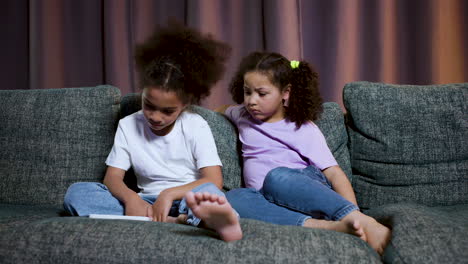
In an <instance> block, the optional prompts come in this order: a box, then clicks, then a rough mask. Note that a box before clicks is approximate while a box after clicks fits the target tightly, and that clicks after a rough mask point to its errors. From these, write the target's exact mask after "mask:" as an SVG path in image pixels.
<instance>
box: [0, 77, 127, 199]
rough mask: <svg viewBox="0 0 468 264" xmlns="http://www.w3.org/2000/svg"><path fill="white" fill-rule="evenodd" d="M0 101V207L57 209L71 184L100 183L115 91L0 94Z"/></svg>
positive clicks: (114, 117) (116, 107)
mask: <svg viewBox="0 0 468 264" xmlns="http://www.w3.org/2000/svg"><path fill="white" fill-rule="evenodd" d="M0 102H1V103H0V145H1V148H0V168H1V170H0V203H4V204H43V205H61V204H62V203H63V196H64V194H65V191H66V189H67V188H68V186H70V185H71V184H72V183H74V182H77V181H99V180H101V179H102V177H103V176H104V171H105V168H106V166H105V164H104V160H105V159H106V157H107V155H108V154H109V151H110V148H111V147H112V143H113V137H114V133H115V124H116V123H115V122H116V120H117V118H118V110H119V103H120V91H119V90H118V89H117V88H115V87H112V86H98V87H89V88H69V89H44V90H11V91H10V90H3V91H0Z"/></svg>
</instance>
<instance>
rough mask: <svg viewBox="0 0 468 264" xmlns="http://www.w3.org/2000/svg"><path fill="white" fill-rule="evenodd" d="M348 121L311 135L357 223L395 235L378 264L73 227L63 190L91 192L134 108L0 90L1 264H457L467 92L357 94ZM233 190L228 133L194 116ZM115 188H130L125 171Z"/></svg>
mask: <svg viewBox="0 0 468 264" xmlns="http://www.w3.org/2000/svg"><path fill="white" fill-rule="evenodd" d="M343 101H344V106H345V108H346V109H345V111H343V110H342V108H341V107H340V106H339V105H338V104H336V103H333V102H326V103H324V105H323V107H324V112H323V114H322V116H321V118H320V120H319V121H317V125H318V126H319V127H320V129H321V130H322V132H323V133H324V135H325V137H326V140H327V143H328V145H329V147H330V149H331V150H332V152H333V154H334V156H335V158H336V159H337V161H338V163H339V164H340V166H341V167H342V169H343V170H344V171H345V173H346V174H347V176H348V177H349V179H350V180H351V183H352V185H353V187H354V190H355V193H356V197H357V200H358V203H359V205H360V207H361V209H362V210H363V211H364V212H365V213H366V214H368V215H370V216H372V217H374V218H376V219H377V220H378V221H379V222H381V223H383V224H385V225H387V226H389V227H390V228H391V229H392V232H393V233H392V239H391V241H390V244H389V245H388V247H387V248H386V250H385V252H384V254H383V255H382V256H379V255H378V254H377V253H376V252H375V251H374V250H372V249H371V248H370V247H369V246H368V245H367V243H365V242H364V241H362V240H360V239H359V238H357V237H354V236H352V235H348V234H344V233H338V232H334V231H329V230H321V229H311V228H303V227H298V226H280V225H274V224H270V223H265V222H260V221H256V220H252V219H241V220H240V222H241V226H242V229H243V233H244V237H243V239H242V240H239V241H235V242H229V243H227V242H224V241H222V240H220V239H219V237H218V236H217V234H216V233H215V232H212V231H210V230H206V229H201V228H196V227H192V226H188V225H177V224H170V223H159V222H145V221H131V220H103V219H90V218H88V217H70V216H67V215H66V214H65V213H64V210H63V207H62V203H63V197H64V194H65V192H66V190H67V188H68V186H70V185H71V184H72V183H74V182H79V181H102V179H103V176H104V173H105V170H106V165H105V164H104V161H105V159H106V157H107V155H108V153H109V151H110V149H111V147H112V144H113V137H114V133H115V129H116V126H117V122H118V120H119V119H120V118H122V117H124V116H126V115H128V114H131V113H133V112H135V111H138V109H140V105H139V95H138V94H128V95H125V96H121V94H120V91H119V89H118V88H116V87H113V86H110V85H101V86H96V87H81V88H66V89H65V88H64V89H44V90H0V263H224V264H228V263H382V262H384V263H463V262H465V263H467V261H468V246H467V245H468V83H465V84H447V85H428V86H410V85H392V84H383V83H370V82H354V83H349V84H347V85H346V86H345V87H344V89H343ZM190 111H193V112H196V113H198V114H200V115H201V116H202V117H203V118H204V119H206V120H207V122H208V124H209V125H210V128H211V130H212V132H213V135H214V137H215V141H216V144H217V148H218V152H219V155H220V158H221V160H222V162H223V177H224V190H229V189H232V188H238V187H241V186H242V176H241V166H242V162H241V159H240V156H239V142H238V139H237V134H236V129H235V128H234V127H233V125H232V124H231V123H230V122H229V121H228V120H227V119H226V118H225V117H224V116H222V115H220V114H218V113H215V112H213V111H211V110H208V109H205V108H203V107H200V106H193V107H191V109H190ZM125 181H126V183H127V184H128V185H129V186H130V187H131V188H136V187H135V184H134V183H135V180H134V175H133V174H132V172H131V170H130V171H128V172H127V174H126V176H125Z"/></svg>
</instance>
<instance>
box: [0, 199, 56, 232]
mask: <svg viewBox="0 0 468 264" xmlns="http://www.w3.org/2000/svg"><path fill="white" fill-rule="evenodd" d="M62 208H63V207H62V206H50V205H48V206H41V205H13V204H0V232H1V231H4V230H7V229H8V228H12V227H16V226H22V225H25V224H28V223H31V222H34V221H37V220H41V219H46V218H50V217H57V216H60V215H62V214H63V209H62Z"/></svg>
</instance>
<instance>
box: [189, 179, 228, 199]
mask: <svg viewBox="0 0 468 264" xmlns="http://www.w3.org/2000/svg"><path fill="white" fill-rule="evenodd" d="M192 192H208V193H212V194H217V195H219V196H225V195H224V193H223V192H222V191H221V190H220V189H219V188H218V187H216V185H214V184H213V183H211V182H207V183H204V184H201V185H198V186H197V187H195V188H193V189H192Z"/></svg>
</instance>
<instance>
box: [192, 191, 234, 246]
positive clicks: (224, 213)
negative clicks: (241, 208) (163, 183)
mask: <svg viewBox="0 0 468 264" xmlns="http://www.w3.org/2000/svg"><path fill="white" fill-rule="evenodd" d="M185 201H186V202H187V206H188V207H189V208H190V209H192V212H193V214H194V215H195V216H196V217H198V218H200V219H201V220H202V221H203V224H204V226H206V227H207V228H209V229H213V230H215V231H216V232H217V233H218V234H219V235H220V236H221V239H222V240H224V241H234V240H239V239H241V238H242V230H241V227H240V224H239V219H238V217H237V214H236V213H235V212H234V210H233V209H232V207H231V205H230V204H229V203H228V202H227V200H226V198H225V197H223V196H218V195H216V194H210V193H193V192H188V193H187V194H186V195H185Z"/></svg>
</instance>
